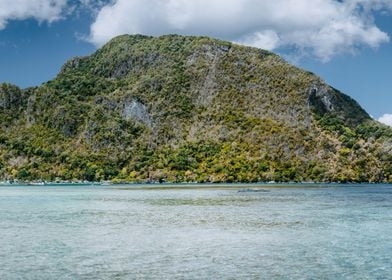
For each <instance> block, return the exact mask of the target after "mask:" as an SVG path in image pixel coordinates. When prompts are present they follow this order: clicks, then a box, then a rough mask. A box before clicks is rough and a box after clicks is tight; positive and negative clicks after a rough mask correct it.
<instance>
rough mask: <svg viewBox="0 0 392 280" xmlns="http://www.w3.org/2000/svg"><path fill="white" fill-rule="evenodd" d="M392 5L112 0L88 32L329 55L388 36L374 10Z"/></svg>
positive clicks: (100, 38)
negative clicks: (196, 38) (206, 39)
mask: <svg viewBox="0 0 392 280" xmlns="http://www.w3.org/2000/svg"><path fill="white" fill-rule="evenodd" d="M391 10H392V0H343V1H337V0H274V1H269V0H264V1H263V0H149V1H145V0H114V1H113V2H112V3H110V4H107V5H105V6H104V7H103V8H101V9H100V11H99V13H98V14H97V17H96V19H95V22H94V23H93V24H92V25H91V32H90V37H89V38H90V41H91V42H93V43H94V44H96V45H97V46H101V45H102V44H104V43H106V42H107V41H108V40H110V39H111V38H112V37H114V36H116V35H120V34H124V33H128V34H135V33H141V34H146V35H162V34H168V33H178V34H185V35H208V36H213V37H218V38H222V39H226V40H231V41H236V42H240V43H243V44H246V45H252V46H257V47H261V48H266V49H270V50H272V49H276V48H278V47H289V48H294V49H296V50H297V51H299V52H300V53H301V54H311V55H314V56H316V57H317V58H319V59H321V60H324V61H327V60H329V59H330V58H332V57H333V56H335V55H337V54H341V53H355V52H356V51H358V49H360V48H361V47H371V48H377V47H378V46H379V45H380V44H382V43H385V42H388V41H389V36H388V35H387V34H386V33H385V32H383V31H381V30H380V29H379V28H378V27H377V26H376V24H375V23H374V19H373V13H374V12H375V11H391Z"/></svg>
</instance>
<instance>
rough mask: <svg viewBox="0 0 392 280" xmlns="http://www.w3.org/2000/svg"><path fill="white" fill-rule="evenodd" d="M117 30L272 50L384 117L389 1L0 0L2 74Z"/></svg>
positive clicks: (31, 79)
mask: <svg viewBox="0 0 392 280" xmlns="http://www.w3.org/2000/svg"><path fill="white" fill-rule="evenodd" d="M125 33H128V34H136V33H140V34H146V35H157V36H158V35H161V34H168V33H177V34H184V35H208V36H212V37H217V38H221V39H225V40H229V41H233V42H237V43H240V44H245V45H250V46H256V47H260V48H264V49H268V50H272V51H275V52H277V53H279V54H280V55H282V56H284V57H285V58H286V59H287V60H288V61H290V62H291V63H294V64H296V65H298V66H300V67H302V68H305V69H307V70H310V71H312V72H315V73H316V74H318V75H320V76H321V77H322V78H324V79H325V80H326V81H327V82H328V83H330V84H331V85H333V86H334V87H336V88H338V89H340V90H342V91H343V92H345V93H347V94H349V95H351V96H352V97H354V98H355V99H356V100H358V101H359V103H360V104H361V105H362V106H363V107H364V108H365V109H366V110H367V111H368V112H369V113H370V114H371V115H373V116H374V117H375V118H379V119H380V121H383V122H384V123H389V124H391V125H392V90H391V89H392V78H391V73H392V63H391V62H392V41H391V36H392V0H148V1H147V0H0V61H1V63H0V82H5V81H6V82H12V83H15V84H17V85H19V86H21V87H27V86H32V85H39V84H40V83H42V82H44V81H47V80H49V79H51V78H53V77H54V76H55V75H56V73H57V72H58V70H59V68H60V67H61V65H62V64H63V63H64V61H65V60H67V59H69V58H70V57H72V56H77V55H86V54H90V53H92V52H93V51H94V50H95V49H96V48H99V47H100V46H102V45H103V44H105V43H106V42H107V41H108V40H110V39H111V38H112V37H114V36H116V35H120V34H125Z"/></svg>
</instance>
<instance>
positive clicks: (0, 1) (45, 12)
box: [0, 0, 67, 30]
mask: <svg viewBox="0 0 392 280" xmlns="http://www.w3.org/2000/svg"><path fill="white" fill-rule="evenodd" d="M66 5H67V0H0V30H1V29H4V28H5V27H6V25H7V23H8V22H9V21H10V20H24V19H28V18H34V19H36V20H38V21H40V22H42V21H47V22H49V23H50V22H53V21H55V20H58V19H60V18H61V16H62V11H63V9H64V8H65V7H66Z"/></svg>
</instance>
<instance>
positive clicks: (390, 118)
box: [378, 114, 392, 127]
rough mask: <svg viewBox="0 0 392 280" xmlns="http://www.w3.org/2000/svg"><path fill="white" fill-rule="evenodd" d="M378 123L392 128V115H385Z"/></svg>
mask: <svg viewBox="0 0 392 280" xmlns="http://www.w3.org/2000/svg"><path fill="white" fill-rule="evenodd" d="M378 121H379V122H380V123H383V124H386V125H389V126H391V127H392V114H384V115H383V116H382V117H380V118H379V119H378Z"/></svg>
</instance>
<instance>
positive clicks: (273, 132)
mask: <svg viewBox="0 0 392 280" xmlns="http://www.w3.org/2000/svg"><path fill="white" fill-rule="evenodd" d="M325 99H328V102H330V104H332V105H331V107H330V108H329V107H328V106H326V105H325V103H324V100H325ZM135 108H136V109H135ZM391 143H392V132H391V129H390V128H388V127H386V126H383V125H381V124H379V123H377V122H375V121H372V120H371V119H370V117H369V116H368V115H367V113H366V112H364V111H363V109H362V108H361V107H360V106H359V105H358V104H357V103H356V102H355V101H354V100H352V99H351V98H349V97H348V96H346V95H344V94H342V93H340V92H338V91H337V90H335V89H333V88H331V87H329V86H328V85H326V84H325V83H323V82H322V81H321V80H320V79H319V78H317V77H315V76H314V75H313V74H312V73H309V72H306V71H303V70H301V69H298V68H296V67H294V66H291V65H289V64H288V63H286V62H285V61H284V60H283V59H282V58H280V57H279V56H277V55H275V54H273V53H270V52H267V51H263V50H259V49H255V48H249V47H244V46H239V45H235V44H231V43H228V42H223V41H219V40H214V39H211V38H207V37H184V36H176V35H169V36H162V37H158V38H154V37H147V36H142V35H136V36H128V35H124V36H120V37H117V38H115V39H113V40H112V41H111V42H109V43H108V44H107V45H105V46H104V47H103V48H102V49H100V50H98V51H97V52H96V53H94V54H93V55H91V56H89V57H80V58H74V59H72V60H70V61H69V62H67V63H66V64H65V65H64V67H63V68H62V70H61V72H60V73H59V75H58V76H57V77H56V78H55V79H54V80H52V81H49V82H47V83H45V84H43V85H42V86H40V87H37V88H29V89H26V90H20V89H18V88H17V87H15V86H11V85H8V84H3V85H1V86H0V179H21V180H33V179H45V180H56V179H64V180H73V179H83V180H90V181H95V180H114V181H116V182H120V181H131V182H144V181H151V180H153V181H175V182H179V181H198V182H207V181H208V182H256V181H270V180H274V181H372V182H384V181H389V182H391V181H392V167H391V164H392V155H391V149H392V148H391V145H392V144H391Z"/></svg>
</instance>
